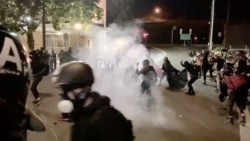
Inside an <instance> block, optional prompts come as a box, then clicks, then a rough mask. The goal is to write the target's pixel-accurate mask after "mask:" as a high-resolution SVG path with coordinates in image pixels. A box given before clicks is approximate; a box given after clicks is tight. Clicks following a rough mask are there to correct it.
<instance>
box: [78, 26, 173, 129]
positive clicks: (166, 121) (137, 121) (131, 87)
mask: <svg viewBox="0 0 250 141" xmlns="http://www.w3.org/2000/svg"><path fill="white" fill-rule="evenodd" d="M136 30H137V27H136V26H134V25H131V24H130V25H127V26H118V25H116V24H113V25H111V26H110V27H109V28H108V29H107V30H106V31H100V32H99V33H97V37H96V38H95V40H94V42H93V47H92V48H83V49H81V50H79V51H78V53H77V54H76V56H77V58H78V59H79V60H81V61H85V62H87V63H88V64H90V65H91V66H92V67H93V70H94V73H95V78H96V80H95V81H96V82H95V84H94V86H93V90H94V91H98V92H100V94H102V95H106V96H109V97H110V98H111V101H112V105H114V106H115V107H116V108H117V109H119V110H120V111H121V112H122V113H123V114H124V115H125V116H126V117H127V118H128V119H130V120H132V122H133V125H134V129H139V128H145V127H161V128H171V126H172V125H171V124H172V122H173V119H174V118H175V112H174V111H172V110H170V109H169V108H168V107H167V106H166V105H165V103H164V97H163V92H162V90H161V89H160V88H159V87H155V88H153V92H152V94H153V97H154V98H155V106H154V108H152V110H150V111H147V110H145V109H144V108H143V106H142V105H143V104H140V103H141V102H138V100H139V101H143V99H146V98H147V97H140V95H141V94H140V81H136V80H135V78H136V77H137V76H135V75H134V71H135V68H136V64H137V62H139V63H141V62H142V61H143V60H144V59H149V60H150V63H151V65H154V66H155V68H156V69H157V71H158V73H159V74H160V71H159V67H157V66H159V65H160V64H159V63H158V64H157V63H155V62H154V61H153V59H151V58H150V53H149V51H148V50H147V49H146V47H145V46H144V45H143V44H142V43H141V38H140V36H139V35H138V33H137V32H136ZM163 57H164V56H163V55H162V59H163ZM128 68H130V69H128ZM144 101H145V100H144ZM172 127H173V126H172Z"/></svg>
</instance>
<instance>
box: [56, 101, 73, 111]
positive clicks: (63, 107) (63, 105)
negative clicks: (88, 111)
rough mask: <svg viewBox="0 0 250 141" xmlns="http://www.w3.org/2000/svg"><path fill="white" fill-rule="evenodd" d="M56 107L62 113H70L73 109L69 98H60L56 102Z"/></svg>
mask: <svg viewBox="0 0 250 141" xmlns="http://www.w3.org/2000/svg"><path fill="white" fill-rule="evenodd" d="M57 108H58V110H59V111H60V112H62V113H70V112H72V111H73V109H74V105H73V103H72V102H71V101H70V100H61V101H60V102H59V103H58V104H57Z"/></svg>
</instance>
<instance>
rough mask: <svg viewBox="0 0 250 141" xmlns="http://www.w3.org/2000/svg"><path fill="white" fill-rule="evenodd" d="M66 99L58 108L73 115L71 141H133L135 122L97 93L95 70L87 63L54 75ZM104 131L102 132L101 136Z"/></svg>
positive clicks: (64, 67)
mask: <svg viewBox="0 0 250 141" xmlns="http://www.w3.org/2000/svg"><path fill="white" fill-rule="evenodd" d="M53 76H54V77H52V78H53V79H54V80H53V81H54V82H56V83H58V84H59V85H60V88H61V89H62V91H63V98H64V99H65V100H62V101H61V102H59V103H58V108H59V110H60V111H61V112H63V113H70V118H71V120H72V122H73V123H74V124H73V125H72V129H71V131H72V132H71V133H72V134H71V141H133V140H134V136H133V131H132V124H131V121H129V120H127V119H126V118H125V117H124V116H123V115H122V114H121V113H120V112H119V111H118V110H117V109H115V108H114V107H113V106H111V105H110V99H109V98H108V97H106V96H101V95H100V94H99V93H97V92H93V91H92V90H91V87H92V85H93V83H94V75H93V71H92V68H91V67H90V66H89V65H87V64H85V63H84V62H70V63H66V64H64V65H62V66H61V67H60V68H58V70H56V71H55V72H54V75H53ZM100 131H101V132H100Z"/></svg>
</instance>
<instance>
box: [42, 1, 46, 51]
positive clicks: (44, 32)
mask: <svg viewBox="0 0 250 141" xmlns="http://www.w3.org/2000/svg"><path fill="white" fill-rule="evenodd" d="M45 6H46V5H45V0H43V5H42V9H43V16H42V35H43V47H44V48H46V22H45V20H46V11H45Z"/></svg>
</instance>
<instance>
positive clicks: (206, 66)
mask: <svg viewBox="0 0 250 141" xmlns="http://www.w3.org/2000/svg"><path fill="white" fill-rule="evenodd" d="M208 56H209V51H205V52H204V54H203V59H202V64H201V70H202V74H203V84H204V85H205V84H207V82H206V81H207V72H208V70H209V62H208Z"/></svg>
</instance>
